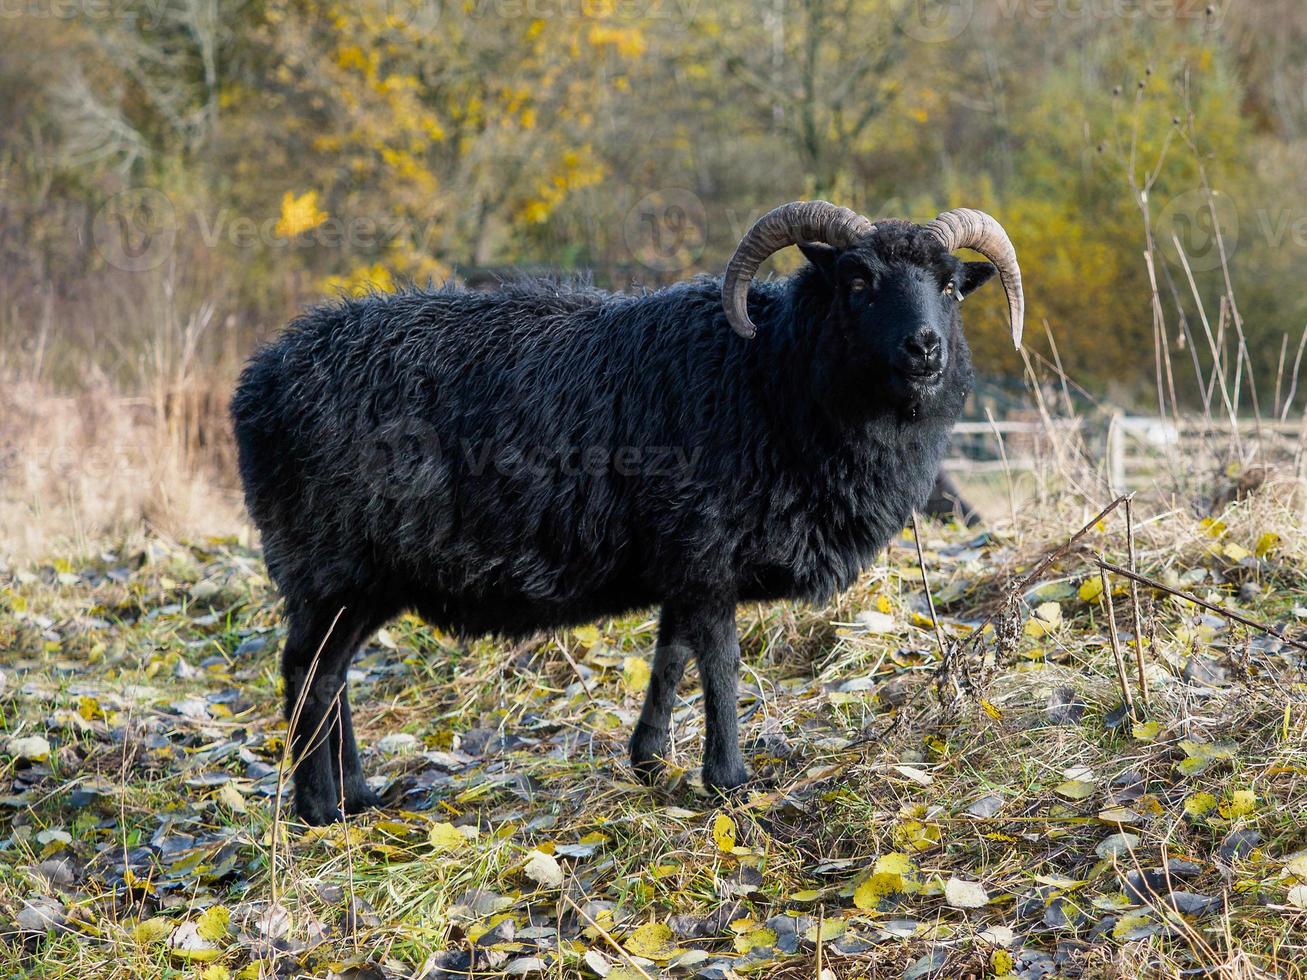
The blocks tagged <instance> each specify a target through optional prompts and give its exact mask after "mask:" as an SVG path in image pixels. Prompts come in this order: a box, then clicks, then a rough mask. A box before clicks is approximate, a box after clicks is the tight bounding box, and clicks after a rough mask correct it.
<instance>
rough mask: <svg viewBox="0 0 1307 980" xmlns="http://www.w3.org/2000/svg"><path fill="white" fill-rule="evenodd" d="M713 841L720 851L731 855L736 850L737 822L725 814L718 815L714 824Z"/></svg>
mask: <svg viewBox="0 0 1307 980" xmlns="http://www.w3.org/2000/svg"><path fill="white" fill-rule="evenodd" d="M712 839H713V841H714V842H715V843H716V844H717V849H718V850H720V851H725V852H726V853H727V854H730V853H731V851H733V850H734V849H735V839H736V838H735V821H734V820H732V819H731V818H730V817H728V816H727V815H726V814H724V813H719V814H717V816H716V817H714V818H713V822H712Z"/></svg>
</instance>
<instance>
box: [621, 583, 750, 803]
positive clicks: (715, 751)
mask: <svg viewBox="0 0 1307 980" xmlns="http://www.w3.org/2000/svg"><path fill="white" fill-rule="evenodd" d="M691 653H694V655H695V657H696V658H697V659H698V662H699V679H700V683H701V684H702V685H703V699H704V715H705V721H706V727H707V736H706V739H705V744H704V752H703V781H704V785H706V786H712V787H715V788H718V789H730V788H732V787H735V786H739V785H740V784H741V783H744V782H746V781H747V780H748V778H749V774H748V771H747V770H746V769H745V768H744V759H743V758H742V757H741V755H740V742H739V722H738V719H737V716H736V697H737V685H738V680H739V670H740V644H739V640H738V639H737V637H736V634H735V606H734V604H733V603H728V602H714V603H695V604H683V603H667V604H665V605H664V606H663V610H662V618H661V621H660V622H659V626H658V650H657V652H656V653H655V655H654V664H653V669H652V670H651V672H650V679H649V693H648V694H647V696H646V697H645V702H644V708H643V710H642V711H641V712H640V721H639V722H638V723H637V724H636V727H635V733H634V734H633V735H632V736H631V762H632V764H633V765H634V766H635V769H636V771H637V772H638V773H640V775H641V776H643V777H644V778H646V779H650V778H652V777H653V776H654V775H656V774H657V772H658V770H659V768H660V767H661V757H662V756H663V755H664V754H665V753H666V751H667V736H668V727H669V724H670V721H671V714H672V705H673V703H674V701H675V698H676V685H677V683H678V682H679V681H680V679H681V672H682V671H683V670H684V669H685V663H686V661H687V660H688V659H689V656H690V654H691Z"/></svg>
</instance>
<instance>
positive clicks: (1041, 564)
mask: <svg viewBox="0 0 1307 980" xmlns="http://www.w3.org/2000/svg"><path fill="white" fill-rule="evenodd" d="M1125 499H1126V498H1125V497H1124V496H1121V497H1117V498H1116V499H1115V500H1113V501H1112V502H1111V503H1110V504H1108V505H1107V506H1106V507H1104V508H1103V509H1102V510H1100V511H1099V512H1098V513H1097V514H1095V515H1094V516H1093V517H1091V518H1090V519H1089V522H1088V523H1087V524H1085V526H1084V527H1082V528H1081V529H1080V530H1079V531H1077V532H1076V533H1075V534H1073V535H1071V537H1069V538H1067V539H1066V541H1064V542H1063V543H1062V544H1060V545H1058V546H1057V547H1056V548H1054V549H1053V550H1052V551H1050V552H1048V554H1046V555H1044V557H1043V558H1041V559H1040V560H1039V561H1038V562H1037V563H1036V564H1035V567H1034V568H1033V569H1032V570H1031V571H1030V572H1029V573H1028V574H1027V575H1026V576H1025V577H1024V578H1023V579H1021V581H1020V582H1017V583H1016V584H1015V585H1013V586H1011V587H1010V588H1009V590H1008V591H1009V594H1013V595H1015V594H1022V593H1024V592H1025V591H1026V590H1027V589H1028V588H1030V586H1031V585H1032V584H1033V583H1034V582H1035V581H1037V580H1038V579H1039V576H1041V575H1043V574H1044V571H1045V570H1046V569H1047V568H1048V566H1050V565H1051V564H1053V562H1055V561H1057V560H1058V559H1059V558H1061V557H1062V556H1063V555H1065V554H1066V553H1067V552H1068V551H1070V550H1071V549H1072V548H1073V547H1075V543H1076V542H1077V541H1079V540H1080V539H1081V538H1083V537H1084V536H1085V535H1086V534H1088V533H1089V532H1090V531H1092V530H1093V529H1094V527H1095V526H1096V525H1097V524H1098V522H1099V521H1101V520H1102V519H1103V518H1104V517H1106V516H1107V515H1108V514H1110V513H1112V511H1114V510H1116V509H1117V507H1119V506H1121V504H1123V503H1124V502H1125ZM997 615H998V611H995V612H992V613H990V614H989V615H988V616H986V617H985V619H984V621H983V622H982V623H980V625H978V626H977V627H976V628H975V629H973V630H972V631H971V635H970V637H968V639H967V643H968V645H974V644H976V643H978V642H979V641H980V638H981V636H983V635H984V632H985V627H986V626H989V625H990V624H991V623H993V622H994V618H995V617H996V616H997Z"/></svg>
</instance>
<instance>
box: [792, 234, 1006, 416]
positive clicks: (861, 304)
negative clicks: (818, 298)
mask: <svg viewBox="0 0 1307 980" xmlns="http://www.w3.org/2000/svg"><path fill="white" fill-rule="evenodd" d="M802 248H803V251H804V254H805V255H807V257H808V259H809V261H811V262H812V264H813V265H814V266H815V267H816V268H817V269H818V270H819V272H820V273H821V276H822V278H823V279H824V280H825V283H826V286H827V287H828V289H829V290H830V294H831V295H830V301H831V304H832V313H833V319H834V321H835V323H836V325H837V327H838V334H839V336H838V343H839V345H840V346H841V347H842V348H843V349H842V351H841V352H840V353H841V356H842V357H843V358H844V359H845V363H846V364H847V366H848V367H849V368H850V369H851V370H852V372H853V373H854V374H855V375H857V376H858V377H859V378H861V379H862V383H863V384H865V385H867V386H868V388H873V387H874V389H875V390H879V391H889V392H890V393H891V394H892V396H893V398H894V400H895V401H899V402H905V401H912V402H921V401H925V400H929V399H930V398H931V396H933V395H935V394H936V393H937V392H938V391H939V390H940V388H941V387H942V386H943V384H944V383H945V380H946V378H948V376H949V374H950V369H951V368H953V367H955V366H956V365H955V362H956V361H957V360H958V359H960V358H965V357H967V356H968V355H967V352H966V345H965V342H964V341H963V339H962V317H961V314H960V311H959V303H960V302H961V300H962V299H964V298H965V297H967V296H969V295H970V294H971V292H972V291H973V290H975V289H977V288H979V287H980V286H981V285H983V284H984V283H986V282H988V281H989V279H990V278H991V277H992V276H993V275H994V273H995V269H994V266H992V265H991V264H990V263H988V262H963V261H961V260H960V259H958V258H956V257H954V256H953V255H951V254H949V253H948V252H946V251H944V249H943V248H941V247H940V246H939V245H938V244H937V243H936V242H934V241H933V240H928V238H927V236H925V235H922V234H913V233H911V232H909V231H906V230H905V229H902V228H893V229H887V233H886V234H880V233H878V234H876V235H873V236H871V237H870V238H869V239H867V240H865V241H863V242H860V243H859V244H857V245H855V246H853V247H851V248H847V249H833V248H830V247H828V246H824V245H804V246H802Z"/></svg>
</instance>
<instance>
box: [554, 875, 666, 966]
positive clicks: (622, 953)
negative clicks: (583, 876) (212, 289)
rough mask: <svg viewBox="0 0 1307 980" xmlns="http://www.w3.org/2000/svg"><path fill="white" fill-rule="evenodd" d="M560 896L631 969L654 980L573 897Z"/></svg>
mask: <svg viewBox="0 0 1307 980" xmlns="http://www.w3.org/2000/svg"><path fill="white" fill-rule="evenodd" d="M558 894H559V897H560V898H562V900H563V901H564V902H566V903H567V904H568V905H570V906H572V908H573V909H575V910H576V914H577V915H579V916H580V917H581V918H583V919H585V921H586V922H588V923H590V928H592V929H594V931H595V932H597V933H599V935H600V936H602V937H603V938H604V940H605V941H607V943H608V945H609V946H611V947H613V949H615V950H617V955H618V956H620V957H621V958H622V959H624V960H626V962H627V963H629V964H630V966H631V969H633V970H635V972H636V973H638V974H640V976H642V977H644V980H653V977H651V976H649V974H648V973H646V972H645V969H644V967H642V966H641V965H640V964H639V963H637V962H636V961H635V960H633V959H631V954H630V953H628V952H627V951H626V950H624V949H622V947H621V944H620V943H618V941H617V940H616V939H614V938H613V937H612V935H611V934H610V933H609V932H608V930H607V929H605V928H604V927H603V926H601V925H600V924H599V923H598V922H596V921H595V920H594V919H592V918H590V916H588V915H586V914H585V910H584V909H582V908H581V906H579V905H577V904H576V902H574V901H572V896H571V895H569V894H567V892H559V893H558Z"/></svg>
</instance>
